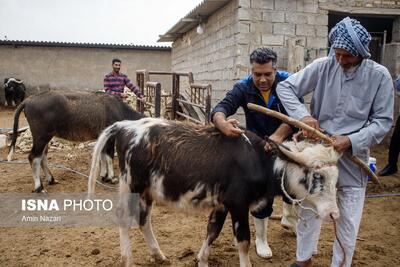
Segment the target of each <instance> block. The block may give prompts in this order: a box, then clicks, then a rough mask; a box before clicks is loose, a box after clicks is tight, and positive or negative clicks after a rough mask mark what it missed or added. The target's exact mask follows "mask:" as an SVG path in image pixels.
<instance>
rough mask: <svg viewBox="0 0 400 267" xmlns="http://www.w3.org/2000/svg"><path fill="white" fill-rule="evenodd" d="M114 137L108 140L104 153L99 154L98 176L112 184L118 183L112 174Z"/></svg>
mask: <svg viewBox="0 0 400 267" xmlns="http://www.w3.org/2000/svg"><path fill="white" fill-rule="evenodd" d="M114 143H115V142H114V139H110V140H108V142H107V144H106V148H105V153H103V152H102V154H101V163H100V168H101V171H100V176H101V180H102V181H103V182H110V183H112V184H116V183H118V178H117V177H115V176H114V167H113V158H114V151H115V150H114Z"/></svg>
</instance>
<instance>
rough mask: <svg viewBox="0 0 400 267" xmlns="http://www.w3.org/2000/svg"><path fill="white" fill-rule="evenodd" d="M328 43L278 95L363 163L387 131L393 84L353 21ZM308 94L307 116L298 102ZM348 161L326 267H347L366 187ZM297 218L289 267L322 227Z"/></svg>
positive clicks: (306, 215) (303, 256)
mask: <svg viewBox="0 0 400 267" xmlns="http://www.w3.org/2000/svg"><path fill="white" fill-rule="evenodd" d="M329 41H330V43H331V52H330V54H329V56H328V57H324V58H319V59H317V60H315V61H314V62H313V63H311V64H310V65H308V66H307V67H305V68H304V69H303V70H301V71H299V72H298V73H296V74H294V75H292V76H290V77H289V78H288V79H286V80H285V81H283V82H281V83H279V84H278V86H277V93H278V96H279V98H280V99H281V101H282V104H283V106H284V107H285V109H286V111H287V113H288V114H289V115H290V116H291V117H293V118H295V119H298V120H301V121H303V122H305V123H306V124H308V125H310V126H312V127H314V128H316V129H319V130H322V131H324V132H325V133H326V134H329V135H331V136H332V140H333V146H334V148H335V149H336V150H337V151H338V152H340V153H343V154H349V155H357V156H358V157H360V158H361V159H363V160H364V161H365V162H367V161H368V157H369V147H371V146H372V145H374V144H377V143H379V142H380V141H382V139H383V138H384V136H385V134H386V133H387V132H388V131H389V129H390V127H391V126H392V121H393V118H392V116H393V115H392V114H393V83H392V79H391V76H390V74H389V72H388V70H387V69H386V68H385V67H384V66H382V65H380V64H378V63H376V62H374V61H372V60H370V59H369V58H370V56H371V55H370V53H369V49H368V45H369V42H370V41H371V36H370V34H369V33H368V31H367V30H366V29H365V28H364V27H363V26H362V25H361V24H360V23H359V22H358V21H357V20H355V19H350V18H349V17H347V18H345V19H343V20H342V21H340V22H339V23H338V24H336V26H335V27H334V28H333V29H332V30H331V32H330V33H329ZM310 92H313V96H312V101H311V106H310V110H311V113H310V112H309V111H308V110H307V108H306V107H305V106H304V105H303V104H302V103H300V102H299V101H298V98H299V97H302V96H304V95H306V94H308V93H310ZM347 156H348V155H347ZM347 156H343V157H342V158H341V159H340V160H339V163H338V167H339V179H338V184H337V190H338V192H337V197H338V200H337V203H338V208H339V212H340V217H339V219H338V220H337V239H335V242H334V245H333V256H332V262H331V266H335V267H336V266H350V265H351V262H352V258H353V254H354V249H355V245H356V238H357V233H358V229H359V226H360V221H361V215H362V210H363V206H364V198H365V188H366V184H367V177H366V175H365V174H364V173H363V172H362V171H361V169H360V168H359V167H357V166H356V165H355V164H354V163H352V162H351V161H350V160H349V157H347ZM306 204H307V203H304V205H306ZM299 215H300V218H302V219H301V220H300V221H299V223H298V225H297V249H296V262H295V263H293V264H292V265H291V266H294V267H295V266H307V267H308V266H312V262H311V257H312V255H313V252H314V251H315V248H316V247H317V243H318V239H319V235H320V228H321V223H322V222H321V220H320V219H319V218H316V217H315V216H314V214H312V213H310V212H309V211H306V210H301V211H300V214H299ZM339 242H340V243H341V245H340V244H339ZM342 248H343V250H344V253H343V251H342Z"/></svg>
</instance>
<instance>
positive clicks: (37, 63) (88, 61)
mask: <svg viewBox="0 0 400 267" xmlns="http://www.w3.org/2000/svg"><path fill="white" fill-rule="evenodd" d="M113 58H119V59H121V60H122V67H121V72H122V73H125V74H126V75H128V77H129V78H130V79H131V81H132V82H133V83H134V84H136V70H138V69H149V70H162V71H170V70H171V51H170V50H164V51H157V50H131V49H108V48H78V47H44V46H17V47H14V46H10V45H2V46H0V62H3V64H0V81H1V82H0V88H1V89H3V82H2V81H3V80H4V78H6V77H12V76H14V77H17V78H19V79H22V80H23V81H24V84H25V86H26V87H27V89H28V90H29V92H32V93H34V92H37V88H39V89H40V90H43V89H44V90H48V89H49V88H52V89H68V90H99V89H102V88H103V78H104V75H105V74H106V73H109V72H111V71H112V67H111V60H112V59H113ZM151 78H153V77H151ZM157 79H159V81H160V82H162V84H168V85H170V84H171V83H172V81H171V79H170V78H169V79H168V78H165V77H154V80H157ZM157 81H158V80H157ZM0 91H1V93H0V101H1V102H0V103H3V101H2V100H3V99H4V90H0Z"/></svg>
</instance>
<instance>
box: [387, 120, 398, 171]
mask: <svg viewBox="0 0 400 267" xmlns="http://www.w3.org/2000/svg"><path fill="white" fill-rule="evenodd" d="M399 152H400V115H399V116H398V117H397V121H396V126H395V127H394V131H393V135H392V138H391V139H390V146H389V159H388V160H389V165H392V166H397V160H398V159H399Z"/></svg>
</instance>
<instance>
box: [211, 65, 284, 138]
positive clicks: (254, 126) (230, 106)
mask: <svg viewBox="0 0 400 267" xmlns="http://www.w3.org/2000/svg"><path fill="white" fill-rule="evenodd" d="M289 75H290V74H289V73H288V72H285V71H277V72H276V77H275V82H274V84H273V85H272V88H271V93H270V96H269V101H268V105H267V104H266V103H265V101H264V98H263V97H262V95H261V93H260V91H259V90H258V89H257V87H255V85H254V83H253V77H252V76H251V75H249V76H247V77H246V78H244V79H243V80H240V81H238V82H237V83H236V84H235V85H234V86H233V89H232V90H231V91H229V92H228V93H227V94H226V96H225V98H224V99H223V100H222V101H221V102H219V103H218V105H217V106H216V107H215V108H214V109H213V111H212V112H211V120H212V118H213V116H214V114H215V113H216V112H223V113H224V114H225V116H226V117H229V116H231V115H233V114H235V113H236V111H237V109H238V108H239V107H242V108H243V110H244V113H245V117H246V128H247V129H248V130H249V131H252V132H253V133H255V134H257V135H258V136H260V137H261V138H264V136H266V135H268V136H270V135H271V134H273V133H274V132H275V130H276V129H277V128H278V127H279V126H280V125H281V123H282V121H281V120H279V119H276V118H273V117H270V116H267V115H265V114H262V113H260V112H258V111H254V110H250V109H248V108H247V103H254V104H257V105H260V106H263V107H267V108H269V109H272V110H275V111H279V112H281V113H284V114H287V113H286V110H285V109H284V107H283V105H282V104H281V101H280V100H279V98H278V96H277V94H276V85H277V84H278V83H279V82H281V81H283V80H285V79H286V78H287V77H289Z"/></svg>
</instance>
